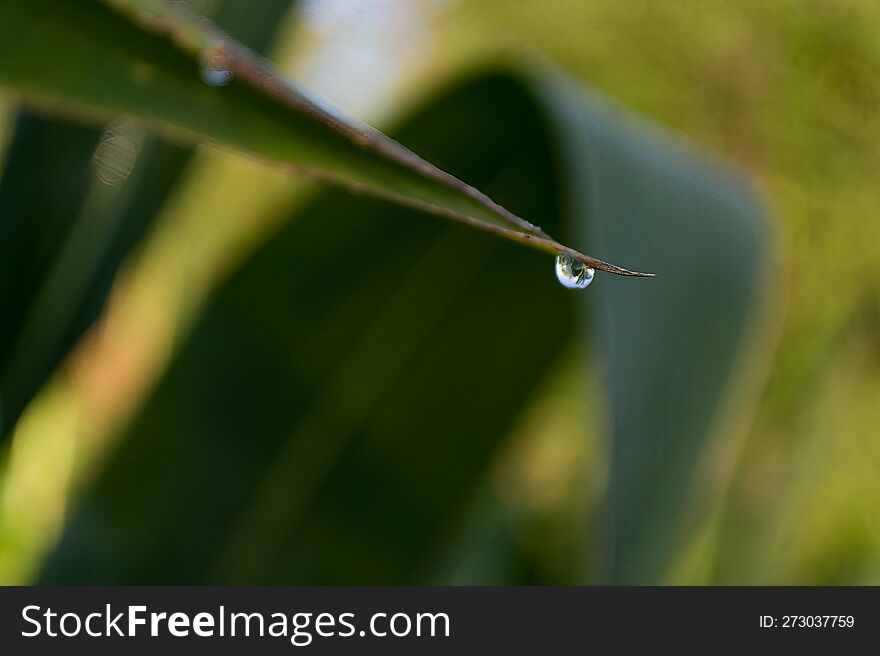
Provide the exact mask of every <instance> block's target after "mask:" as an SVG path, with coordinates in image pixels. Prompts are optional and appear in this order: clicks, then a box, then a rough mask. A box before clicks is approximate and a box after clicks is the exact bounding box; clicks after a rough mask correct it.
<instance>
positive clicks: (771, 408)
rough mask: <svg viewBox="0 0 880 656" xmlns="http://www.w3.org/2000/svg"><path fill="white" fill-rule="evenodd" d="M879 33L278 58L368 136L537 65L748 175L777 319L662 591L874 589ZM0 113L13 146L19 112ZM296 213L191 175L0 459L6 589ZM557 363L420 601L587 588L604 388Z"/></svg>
mask: <svg viewBox="0 0 880 656" xmlns="http://www.w3.org/2000/svg"><path fill="white" fill-rule="evenodd" d="M193 4H200V8H201V9H203V10H205V11H210V10H211V9H212V7H211V3H210V2H203V3H193ZM227 29H230V31H232V32H233V33H234V30H233V29H232V27H231V26H227ZM878 30H880V4H878V3H876V2H874V1H873V0H810V1H803V0H797V1H796V0H772V1H770V2H761V1H758V0H754V1H752V0H737V1H735V2H723V1H721V0H701V1H695V0H694V1H690V0H680V1H676V2H647V1H645V2H636V1H635V0H626V1H618V0H592V1H590V2H582V1H577V0H554V1H553V2H546V1H544V0H540V1H539V0H520V1H518V2H508V1H507V0H480V1H479V2H477V1H466V0H459V1H453V0H419V1H415V0H408V1H407V0H358V1H357V2H355V1H353V0H351V1H346V0H338V1H336V0H332V1H331V0H326V1H323V2H319V1H317V0H313V1H312V2H306V1H303V2H301V3H299V5H298V6H297V7H296V8H295V10H294V11H293V13H292V14H291V15H290V16H289V20H287V21H286V22H284V23H283V25H282V28H281V32H280V34H279V38H278V39H277V40H276V46H275V47H274V49H273V50H272V51H271V52H272V57H273V59H275V61H277V62H278V63H279V65H280V66H281V67H283V68H284V69H285V70H287V71H289V72H290V73H291V74H292V75H293V76H294V77H296V78H297V79H298V80H301V81H302V83H303V84H304V85H305V86H306V87H309V88H313V89H314V90H316V91H317V92H318V93H319V94H321V95H323V96H325V97H327V98H328V99H329V100H330V101H332V102H334V103H335V104H337V105H338V106H339V107H341V108H342V109H343V110H345V111H346V112H348V113H350V114H352V115H354V116H356V117H359V118H363V119H365V120H367V121H370V122H374V123H376V124H378V125H379V126H383V125H385V124H386V123H389V122H392V121H393V119H395V118H396V117H397V116H399V115H400V114H401V113H402V111H403V110H404V109H405V108H406V107H408V106H410V105H411V104H412V103H413V102H415V101H416V100H417V99H418V98H420V97H422V96H423V95H424V94H425V93H426V92H429V91H430V90H432V89H434V88H436V86H437V84H438V82H439V81H441V80H446V79H450V78H453V77H455V76H457V75H458V74H460V72H461V71H463V70H468V69H473V68H476V67H478V66H479V65H480V64H481V63H483V62H485V61H487V60H494V59H498V58H500V57H511V56H513V57H522V56H523V55H528V56H536V57H538V58H549V59H550V60H553V61H555V62H556V63H557V64H559V65H560V66H561V67H562V68H563V69H565V70H566V71H568V72H569V73H570V74H572V75H573V76H576V77H578V78H580V79H582V80H583V81H585V82H587V83H589V84H590V85H592V86H594V87H595V88H597V89H599V90H601V91H602V92H604V93H606V94H607V95H609V96H611V97H613V98H614V99H616V100H617V101H619V102H621V103H622V104H624V105H627V106H629V107H631V108H633V109H635V110H637V111H639V112H641V113H643V114H644V115H647V116H649V117H652V118H654V119H655V120H657V121H659V122H661V123H663V124H666V125H668V126H671V127H672V128H674V129H676V130H679V131H681V133H683V134H684V135H686V136H687V137H688V138H690V139H691V140H693V141H695V142H697V143H698V144H702V145H704V146H705V147H706V148H707V149H709V150H710V151H714V152H716V153H719V154H721V155H723V156H725V157H727V158H728V159H731V160H733V161H735V162H737V163H738V164H740V165H741V166H742V167H744V168H745V169H747V170H748V171H750V172H751V174H752V176H753V178H754V179H755V180H756V181H757V184H758V186H759V187H760V188H761V190H762V191H763V193H764V195H765V196H766V198H767V199H768V200H769V203H770V205H771V207H772V208H773V209H774V211H775V217H774V218H775V222H774V224H773V225H772V226H771V227H770V231H771V232H772V233H773V237H774V243H775V248H774V255H773V262H772V264H771V267H770V268H771V271H770V272H769V273H768V274H767V275H765V277H764V279H763V282H762V283H761V284H762V285H764V286H765V287H766V289H765V292H766V294H765V296H766V300H764V301H763V302H762V303H763V304H762V307H761V309H760V311H759V314H760V316H759V317H758V318H757V319H756V320H755V326H757V327H756V328H755V329H754V331H753V332H754V334H750V336H749V348H748V349H747V351H748V353H747V354H746V355H745V356H744V358H745V361H744V363H743V364H742V365H741V366H740V367H738V368H737V375H738V379H737V381H735V384H734V385H733V391H732V392H731V395H732V398H734V399H735V401H733V402H731V403H730V404H729V407H730V410H728V411H722V413H721V415H720V418H719V421H718V422H717V426H716V427H715V428H714V429H713V430H714V431H716V432H718V433H723V434H724V435H725V436H726V438H725V442H724V444H725V448H724V449H723V450H722V451H720V452H719V453H717V454H714V458H715V461H714V462H713V463H712V466H710V467H709V468H708V471H709V472H710V476H709V478H710V480H709V482H708V483H707V489H708V490H711V494H709V493H707V496H709V497H710V498H711V502H710V504H709V506H710V507H709V508H708V509H706V511H705V512H703V513H701V514H700V515H699V519H698V521H697V522H696V525H695V526H694V527H693V530H691V531H690V532H689V533H688V537H687V540H686V544H685V545H684V547H683V548H682V549H681V550H680V553H678V554H677V555H676V557H675V559H674V563H672V565H671V566H670V567H669V568H668V570H667V572H666V573H665V575H664V576H663V577H662V578H661V579H660V580H659V581H653V582H666V583H695V584H878V583H880V487H878V484H877V480H878V472H880V218H878V212H880V184H878V177H880V112H878V106H880V40H878V39H877V38H876V37H877V34H878ZM239 38H242V39H243V40H244V39H245V37H244V36H239ZM3 103H4V104H3V108H2V109H3V112H2V115H0V116H2V119H0V126H3V127H0V142H2V143H5V142H8V140H9V138H10V136H11V130H10V126H11V125H12V120H13V117H14V98H13V97H12V96H9V95H7V96H6V97H4V98H3ZM132 138H133V139H135V140H137V139H142V138H143V135H141V134H138V133H135V135H134V137H132ZM310 193H311V191H310V189H309V188H308V187H307V185H306V184H305V183H302V182H297V184H296V185H292V184H291V178H290V177H289V175H288V174H285V173H283V172H281V171H279V170H277V169H276V168H275V167H272V166H270V165H268V164H263V163H260V162H256V161H253V160H251V159H248V158H244V157H241V156H237V155H235V154H232V153H228V152H225V151H222V150H217V149H199V150H198V151H197V152H196V154H195V155H194V157H193V159H192V160H191V161H189V162H188V164H187V166H186V168H185V169H184V171H183V174H182V177H181V178H179V179H178V180H177V182H176V183H175V186H174V189H173V191H172V192H171V194H170V196H169V197H168V200H167V202H165V204H164V205H163V207H162V211H161V214H160V218H159V222H158V225H157V228H156V230H155V231H154V232H153V233H152V234H151V235H150V237H149V240H148V241H147V242H146V243H145V245H144V246H143V247H142V248H140V249H139V250H137V251H136V253H135V257H133V258H130V260H129V261H128V262H127V263H126V265H125V267H124V268H123V270H122V273H121V274H120V276H119V277H118V278H117V279H116V281H115V283H114V287H113V291H112V293H111V300H110V304H109V309H108V310H107V311H105V313H104V315H103V316H102V318H101V319H100V321H99V323H98V324H97V326H96V327H95V328H94V329H92V330H91V331H90V332H89V333H88V334H87V335H86V337H85V338H84V340H83V341H82V342H81V343H80V344H79V345H78V347H77V348H76V349H75V350H74V351H73V353H72V354H71V356H70V357H69V358H68V359H67V361H66V362H65V365H64V367H63V368H62V369H61V370H60V371H59V372H57V373H56V375H55V376H54V377H53V378H52V380H51V382H50V384H49V385H48V386H47V387H46V388H44V389H43V391H42V392H41V393H40V395H39V396H38V397H37V399H36V400H35V401H34V402H33V403H32V404H31V405H30V406H29V407H28V409H27V411H26V413H25V415H24V416H23V419H22V421H21V422H20V423H19V425H18V426H17V428H16V431H15V434H14V436H13V440H12V443H11V445H10V444H9V443H7V444H6V445H4V446H5V448H6V451H4V453H3V456H2V458H3V460H2V465H0V466H2V470H0V472H2V474H0V476H2V478H0V581H2V582H4V583H22V582H29V581H33V580H36V579H37V578H38V577H39V576H40V572H41V570H42V568H43V563H44V561H45V558H46V557H47V554H49V553H51V552H52V550H53V548H54V545H55V543H56V542H57V540H58V539H59V537H60V535H61V534H62V531H63V529H64V522H65V518H66V516H67V513H68V511H69V509H70V508H72V507H75V500H76V499H77V498H78V495H79V494H81V493H82V491H83V490H85V489H87V488H88V486H89V483H90V481H92V480H93V479H94V477H95V476H96V475H97V474H98V473H99V472H100V471H101V467H102V463H104V462H105V457H104V456H105V455H106V454H107V453H108V452H109V447H110V445H111V444H113V438H114V437H115V436H116V435H117V434H118V432H119V427H120V426H122V425H124V423H125V420H126V417H127V416H129V414H130V413H131V412H132V411H133V409H135V408H137V406H138V402H139V399H141V398H143V395H144V393H145V390H148V389H149V388H150V386H151V384H152V381H154V380H155V379H156V377H157V376H159V374H160V372H161V371H162V369H163V367H164V364H165V363H166V362H167V361H168V359H169V357H170V356H171V354H172V353H173V352H174V349H175V348H176V347H177V346H179V345H180V343H181V339H182V337H181V335H183V334H184V330H185V328H186V327H187V326H189V325H190V324H191V322H192V321H193V319H194V317H196V316H198V311H199V308H200V307H201V305H202V303H203V302H204V299H205V298H206V294H207V293H208V291H209V290H210V289H212V287H213V285H214V284H215V282H216V281H217V280H218V278H219V277H221V276H223V275H224V274H225V273H226V272H228V271H230V270H232V269H233V268H234V267H235V266H237V264H238V263H239V262H241V261H242V260H243V259H244V258H245V256H246V255H247V253H249V252H250V250H252V248H253V247H254V245H255V244H258V243H260V242H261V241H263V240H264V239H265V238H266V237H267V236H268V235H271V234H272V233H273V232H275V231H276V230H277V229H278V227H279V225H280V223H281V222H282V221H283V220H284V218H285V216H286V215H287V214H289V213H290V212H291V211H292V210H293V208H295V207H296V206H298V205H299V204H302V203H304V202H306V200H307V199H308V198H309V195H310ZM206 226H210V229H206ZM596 255H598V256H600V257H601V256H602V254H601V253H596ZM623 264H625V265H626V264H631V265H633V266H637V265H638V264H639V263H638V262H623ZM638 284H644V283H638ZM592 292H593V289H590V290H587V291H586V292H584V293H586V294H590V293H592ZM571 360H572V358H564V359H563V361H562V363H560V364H559V365H558V370H557V371H555V372H554V374H553V375H552V376H549V377H548V379H547V380H545V381H544V382H543V383H542V384H541V386H540V388H539V390H538V392H537V394H534V395H532V397H531V398H530V401H529V404H528V407H527V408H526V409H525V410H524V411H523V412H522V414H521V416H519V417H517V418H516V421H515V426H514V428H513V431H512V434H511V437H510V439H508V440H506V441H505V443H504V444H503V446H502V448H500V449H499V450H498V452H497V453H495V454H493V456H492V465H491V467H490V470H489V473H488V474H487V476H486V481H485V485H484V486H483V487H482V488H481V490H480V492H479V493H478V494H476V495H475V497H474V498H473V499H472V500H471V502H470V504H469V505H470V510H469V518H468V520H467V521H466V522H465V525H464V526H463V527H459V528H457V529H456V530H455V531H452V530H451V529H450V532H449V535H450V538H449V540H447V543H446V544H445V547H444V553H443V554H441V555H440V556H439V557H438V558H437V559H436V560H437V563H438V564H437V565H436V567H435V568H434V569H433V570H432V571H431V572H427V573H425V574H424V575H423V577H422V581H423V582H444V583H449V582H452V583H474V582H476V583H482V582H487V583H504V582H515V583H519V582H529V583H567V582H572V581H583V580H587V581H590V580H595V578H594V577H593V575H591V574H590V568H591V567H593V565H592V564H591V562H588V563H587V564H586V566H585V567H586V569H587V573H586V574H584V573H583V572H582V568H583V567H584V565H583V563H580V564H579V563H577V562H575V561H576V560H577V558H576V557H573V554H576V553H578V552H579V550H582V548H583V545H585V544H590V540H589V532H590V530H591V525H590V522H587V523H585V522H584V521H583V517H584V516H587V517H589V516H590V514H591V509H593V508H595V507H596V506H597V505H598V503H599V499H600V498H601V496H602V494H603V490H604V485H605V481H606V479H607V469H608V454H607V452H608V448H607V445H606V444H605V443H604V441H603V431H602V429H601V427H602V426H603V421H604V419H603V417H602V412H603V410H602V406H601V403H600V402H599V401H598V399H600V398H601V394H602V391H601V388H602V380H601V372H600V371H593V370H592V369H591V370H590V373H588V374H584V373H583V372H582V369H580V368H579V367H577V366H574V365H572V364H570V362H571ZM567 363H568V364H567ZM585 426H589V427H592V428H591V429H590V430H587V431H585V430H584V427H585ZM315 530H318V529H315ZM157 557H158V556H157ZM587 560H588V561H590V558H589V555H588V559H587ZM161 566H162V564H161V563H157V565H156V567H157V568H161ZM343 569H344V568H343Z"/></svg>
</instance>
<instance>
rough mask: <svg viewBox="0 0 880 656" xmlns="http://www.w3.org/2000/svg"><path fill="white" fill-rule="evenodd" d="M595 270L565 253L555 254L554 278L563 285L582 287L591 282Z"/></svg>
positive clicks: (570, 287)
mask: <svg viewBox="0 0 880 656" xmlns="http://www.w3.org/2000/svg"><path fill="white" fill-rule="evenodd" d="M595 273H596V271H595V270H594V269H591V268H590V267H588V266H587V265H586V264H584V263H583V262H581V261H580V260H577V259H575V258H573V257H572V256H571V255H569V254H567V253H560V254H559V255H557V256H556V278H557V279H558V280H559V282H560V283H562V286H563V287H568V288H569V289H583V288H584V287H586V286H587V285H589V284H590V283H591V282H593V276H594V275H595Z"/></svg>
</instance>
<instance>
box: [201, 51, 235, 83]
mask: <svg viewBox="0 0 880 656" xmlns="http://www.w3.org/2000/svg"><path fill="white" fill-rule="evenodd" d="M231 79H232V71H231V70H230V69H229V64H228V63H227V62H226V57H224V56H223V53H222V52H220V51H219V50H208V51H206V52H205V53H204V54H203V55H202V82H204V83H205V84H207V85H208V86H209V87H223V86H226V85H227V84H229V81H230V80H231Z"/></svg>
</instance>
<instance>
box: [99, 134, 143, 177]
mask: <svg viewBox="0 0 880 656" xmlns="http://www.w3.org/2000/svg"><path fill="white" fill-rule="evenodd" d="M138 150H139V146H138V141H137V140H136V139H135V136H134V133H133V132H132V130H130V129H127V128H125V127H123V126H114V127H110V128H107V129H106V130H105V131H104V135H103V136H102V137H101V142H100V143H99V144H98V147H97V148H95V154H94V155H93V157H92V161H93V162H94V164H95V175H96V176H97V178H98V180H100V181H101V182H103V183H104V184H106V185H111V186H112V185H116V184H119V183H120V182H123V181H125V179H126V178H127V177H128V176H129V174H130V173H131V170H132V168H133V167H134V162H135V160H136V159H137V155H138Z"/></svg>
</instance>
